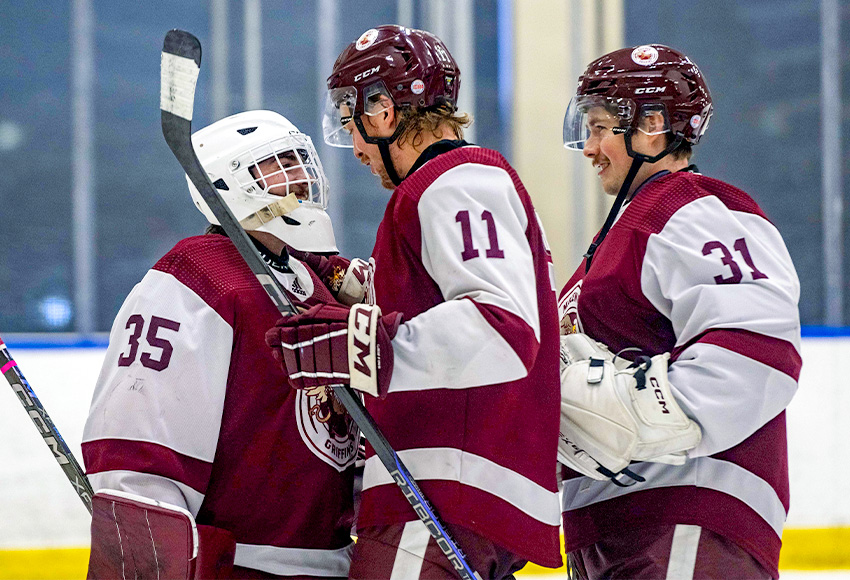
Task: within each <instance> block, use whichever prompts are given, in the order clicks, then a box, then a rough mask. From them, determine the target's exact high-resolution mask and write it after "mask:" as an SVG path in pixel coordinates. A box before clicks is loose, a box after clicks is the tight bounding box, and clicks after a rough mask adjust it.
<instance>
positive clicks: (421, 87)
mask: <svg viewBox="0 0 850 580" xmlns="http://www.w3.org/2000/svg"><path fill="white" fill-rule="evenodd" d="M410 90H411V92H412V93H413V94H414V95H421V94H422V93H423V91H425V83H424V82H422V79H416V80H415V81H413V82H412V83H410Z"/></svg>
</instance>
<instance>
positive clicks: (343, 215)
mask: <svg viewBox="0 0 850 580" xmlns="http://www.w3.org/2000/svg"><path fill="white" fill-rule="evenodd" d="M848 17H850V0H848V1H842V0H819V1H813V0H738V1H731V0H687V1H685V2H682V1H674V0H475V1H473V0H455V1H451V0H371V1H370V2H343V1H342V0H309V1H303V2H285V1H280V0H277V1H273V0H204V1H189V0H176V1H175V0H172V1H164V0H148V1H146V2H107V1H106V0H55V1H53V2H49V3H46V2H45V3H35V2H2V3H0V33H2V38H3V43H2V48H0V86H2V93H0V103H2V106H0V160H2V162H3V164H4V166H5V168H6V169H5V170H4V171H2V172H0V208H2V211H0V247H2V251H0V336H2V337H3V338H4V340H5V341H6V342H7V343H8V344H9V346H10V349H11V351H12V354H13V356H14V357H15V358H16V359H17V360H18V362H19V363H20V367H21V370H22V371H23V373H24V374H25V375H26V376H27V378H28V379H29V381H30V383H31V384H32V386H33V388H34V389H35V391H36V393H37V394H38V395H39V396H40V397H41V399H42V402H43V403H44V405H45V407H46V408H47V410H48V412H49V413H50V414H51V416H52V417H53V419H54V420H55V422H56V424H57V426H58V427H59V429H60V431H61V432H62V433H63V435H64V436H65V438H66V440H67V441H68V443H69V445H71V447H72V449H73V450H74V451H75V453H77V454H78V453H79V441H80V437H81V433H82V425H83V422H84V420H85V415H86V412H87V409H88V405H89V402H90V398H91V391H92V388H93V386H94V381H95V379H96V377H97V373H98V372H99V367H100V360H101V359H102V356H103V347H104V346H105V343H106V333H107V332H108V330H109V327H110V325H111V323H112V319H113V317H114V316H115V314H116V313H117V311H118V308H119V307H120V305H121V302H122V301H123V299H124V297H125V296H126V295H127V293H128V292H129V291H130V289H131V288H132V287H133V285H135V284H136V283H137V282H138V281H139V280H140V279H141V277H142V276H143V275H144V273H145V272H146V271H147V269H148V268H149V267H150V266H151V265H153V263H154V262H155V261H156V260H157V259H158V258H159V257H160V256H161V255H162V254H163V253H165V252H166V251H167V250H168V249H170V248H171V247H172V246H173V245H174V244H175V243H176V242H177V241H178V240H179V239H181V238H183V237H186V236H189V235H193V234H196V233H200V232H202V231H203V229H204V227H205V225H206V221H205V219H204V218H203V216H201V215H200V213H198V212H197V210H196V209H195V208H194V207H193V205H192V203H191V200H190V198H189V195H188V191H187V188H186V184H185V180H184V179H183V176H182V172H181V169H180V167H179V165H178V164H177V162H176V161H175V160H174V158H173V157H172V155H171V153H170V151H169V150H168V147H167V146H166V144H165V142H164V140H163V139H162V136H161V132H160V123H159V52H160V49H161V44H162V38H163V36H164V34H165V32H166V31H167V30H168V29H170V28H183V29H186V30H189V31H192V32H193V33H194V34H195V35H197V36H198V37H199V38H200V39H201V42H202V43H203V45H204V67H203V69H202V72H201V78H200V80H199V86H198V92H197V99H196V104H195V118H194V127H195V128H196V129H197V128H200V127H202V126H205V125H207V124H209V123H210V122H212V121H215V120H217V119H220V118H222V117H224V116H227V115H229V114H232V113H235V112H237V111H240V110H244V109H247V108H267V109H272V110H275V111H278V112H280V113H282V114H284V115H285V116H287V117H288V118H289V119H291V120H292V121H293V122H294V123H295V124H296V125H297V126H298V127H299V128H300V129H301V130H302V131H304V132H306V133H308V134H310V135H312V136H313V137H314V142H315V144H316V146H317V148H318V149H319V152H320V155H321V158H322V162H323V164H324V166H325V168H326V171H327V173H328V176H329V179H330V180H331V200H330V207H329V212H330V213H331V216H332V217H333V219H334V222H335V226H336V234H337V240H338V244H339V247H340V250H341V252H342V254H343V255H346V256H360V257H367V256H368V255H369V253H370V251H371V249H372V244H373V241H374V235H375V231H376V229H377V225H378V223H379V221H380V219H381V216H382V215H383V209H384V206H385V203H386V201H387V193H386V192H385V191H384V190H381V189H380V188H379V186H378V184H377V182H376V180H374V178H373V177H372V176H371V175H369V173H368V172H365V171H360V170H357V168H356V165H357V164H358V162H357V161H356V160H355V159H354V157H353V156H352V155H351V154H350V152H349V151H345V150H339V149H332V148H329V147H326V146H325V145H324V144H323V143H322V142H321V141H322V140H321V126H320V119H321V116H320V115H321V107H322V104H323V102H324V82H325V77H326V75H327V73H328V72H329V71H330V68H331V65H332V62H333V59H334V58H335V57H336V55H337V54H338V53H339V51H340V50H341V49H342V48H343V47H344V46H345V45H346V44H348V43H349V42H351V41H352V40H354V39H356V38H357V37H358V36H359V35H360V33H362V32H363V31H364V30H366V29H367V28H370V27H372V26H375V25H378V24H385V23H399V24H404V25H410V26H414V27H417V28H426V29H428V30H431V31H433V32H435V33H436V34H438V35H439V36H440V37H441V38H443V40H444V41H445V42H446V44H447V46H448V47H449V48H450V49H451V51H452V53H453V55H454V56H455V57H456V60H457V61H458V63H459V65H460V67H461V71H462V90H461V95H462V97H461V103H460V106H461V108H462V109H465V110H467V111H469V112H471V113H473V115H474V116H475V119H476V121H475V123H474V125H473V128H472V130H471V131H470V133H469V134H468V135H467V137H468V140H470V141H473V142H475V143H478V144H481V145H484V146H487V147H492V148H495V149H499V150H500V151H502V152H503V153H504V154H505V156H506V157H507V158H508V160H509V161H510V162H511V163H512V164H513V165H514V166H515V167H516V168H517V170H518V172H519V173H520V176H521V177H522V179H523V181H524V182H525V184H526V186H527V187H528V189H529V192H530V193H531V196H532V198H533V199H534V202H535V205H536V206H537V208H538V211H539V212H540V214H541V217H542V219H543V221H544V224H545V226H546V231H547V235H548V238H549V242H550V244H551V246H552V250H553V256H554V258H555V267H556V274H557V276H558V278H559V282H560V283H563V282H565V280H566V277H567V276H568V274H569V273H570V272H572V269H573V268H574V266H575V264H576V263H578V261H579V259H580V256H581V254H582V253H583V251H584V250H585V248H586V246H587V244H588V242H589V240H590V239H591V237H592V235H593V234H594V233H595V231H596V230H597V229H598V227H599V225H600V224H601V222H602V220H603V218H604V215H605V212H606V211H607V207H608V204H609V203H610V199H605V198H603V196H602V194H601V193H600V190H599V188H598V184H597V182H596V178H595V176H594V174H593V172H592V171H591V169H590V168H589V167H585V165H587V164H585V163H583V159H581V156H580V155H576V154H575V153H572V152H569V151H566V150H564V149H563V147H562V146H561V126H562V121H563V114H564V111H565V109H566V105H567V103H568V101H569V98H570V96H571V95H572V93H573V91H574V88H575V82H576V80H577V78H578V75H579V74H580V73H581V71H582V70H583V68H584V66H585V65H586V63H587V62H589V61H590V60H592V59H593V58H595V57H597V56H599V55H601V54H603V53H605V52H607V51H609V50H613V49H615V48H619V47H621V46H626V45H636V44H642V43H662V44H667V45H670V46H672V47H675V48H677V49H680V50H682V51H684V52H685V53H687V54H689V55H690V56H691V57H692V58H693V60H694V61H695V62H696V63H697V64H698V65H699V66H700V67H701V69H702V70H703V72H704V73H705V76H706V78H707V80H708V83H709V86H710V88H711V90H712V94H713V97H714V103H715V114H714V116H713V117H712V121H711V128H710V130H709V131H708V133H707V134H706V137H705V138H704V139H703V141H702V142H701V143H700V144H699V145H698V146H697V148H696V149H695V151H696V155H695V158H694V161H695V163H696V164H697V165H698V166H699V167H700V169H702V170H703V171H704V172H705V173H708V174H710V175H712V176H715V177H718V178H720V179H723V180H725V181H728V182H730V183H732V184H735V185H738V186H740V187H742V188H743V189H744V190H746V191H748V192H750V193H751V194H752V195H753V197H754V198H755V199H756V201H758V203H759V204H760V205H761V206H762V208H763V209H764V210H765V212H766V213H767V215H768V217H769V218H770V219H771V220H772V221H773V223H775V224H776V225H777V227H778V228H779V230H780V231H781V232H782V234H783V236H784V238H785V240H786V243H787V246H788V249H789V251H790V253H791V256H792V258H793V260H794V263H795V265H796V267H797V270H798V273H799V275H800V280H801V284H802V296H801V302H800V313H801V317H802V321H803V324H804V331H803V335H804V342H803V360H804V368H803V375H802V376H801V386H800V391H799V393H798V395H797V398H796V399H795V401H794V402H792V404H791V406H790V408H789V411H788V421H789V423H788V429H789V451H790V462H791V463H790V466H791V475H792V479H791V485H792V487H791V493H792V502H791V512H790V514H789V519H788V527H787V528H786V531H785V536H784V541H785V547H784V550H783V560H782V571H783V577H784V578H803V577H809V575H811V574H814V573H815V572H816V571H819V570H820V572H817V574H818V578H821V577H824V576H828V577H830V578H838V577H845V578H850V494H848V493H847V483H846V482H847V481H850V451H848V448H847V445H846V443H845V441H847V440H848V439H850V426H848V422H847V421H846V420H845V417H846V416H847V415H848V414H850V388H848V387H850V379H848V378H847V376H846V373H844V371H843V370H842V369H843V362H844V361H846V360H848V359H850V327H848V324H850V322H848V321H850V300H847V299H845V296H844V294H845V293H846V290H847V289H848V288H850V267H848V266H850V261H848V260H850V258H848V256H847V254H846V252H844V250H843V248H844V246H845V245H846V244H847V242H848V240H850V227H848V225H847V223H848V220H847V219H846V218H845V217H844V209H843V206H844V202H845V200H846V194H845V189H847V185H848V178H850V155H848V152H850V148H848V147H847V146H845V144H844V143H845V142H846V141H847V140H846V139H845V133H846V128H847V126H848V113H850V112H849V111H848V109H847V108H846V107H844V105H843V104H844V102H845V101H846V100H847V95H848V94H850V83H848V82H847V81H846V80H845V79H846V78H847V71H848V62H850V57H848V56H847V55H848V51H847V50H846V47H847V38H848V36H847V30H846V27H844V26H842V25H843V24H845V23H847V22H848V21H850V20H848ZM4 389H5V387H0V465H2V466H3V467H2V469H0V492H2V493H0V579H3V578H64V577H75V578H82V577H83V576H84V575H85V565H86V559H87V549H86V547H85V546H86V544H87V526H88V521H87V513H86V511H85V509H84V508H83V506H82V505H81V504H80V502H79V500H78V499H76V497H75V495H74V494H73V492H72V491H71V489H70V486H69V485H68V484H67V482H66V481H65V480H64V478H63V476H62V474H61V473H60V471H59V470H58V469H57V468H56V465H55V463H54V462H53V460H52V459H51V458H50V456H49V452H48V451H47V450H46V449H44V448H43V447H44V446H43V444H42V443H41V442H40V441H39V437H38V436H37V434H36V432H35V430H34V429H33V427H32V426H31V425H30V423H29V419H28V418H27V417H26V415H25V413H24V412H23V411H22V410H21V408H20V405H19V404H18V403H17V402H16V400H15V396H14V394H13V393H12V392H11V390H10V389H5V393H4V392H3V391H4ZM78 457H79V455H78ZM823 570H827V571H828V572H824V571H823ZM550 572H551V571H550ZM543 573H545V571H544V570H542V569H535V570H528V571H527V572H525V573H524V575H537V574H543ZM540 577H543V576H540ZM730 577H734V576H730Z"/></svg>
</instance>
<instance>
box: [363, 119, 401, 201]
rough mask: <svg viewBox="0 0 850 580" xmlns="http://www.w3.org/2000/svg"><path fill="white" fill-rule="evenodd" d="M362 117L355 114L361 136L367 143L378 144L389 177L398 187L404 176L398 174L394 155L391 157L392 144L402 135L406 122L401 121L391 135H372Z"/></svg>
mask: <svg viewBox="0 0 850 580" xmlns="http://www.w3.org/2000/svg"><path fill="white" fill-rule="evenodd" d="M360 117H361V115H355V116H354V124H355V125H356V126H357V130H358V131H360V136H361V137H363V140H364V141H366V143H370V144H372V145H377V146H378V151H380V152H381V161H383V162H384V169H385V170H386V172H387V177H389V178H390V181H392V182H393V185H395V186H396V187H398V186H399V185H401V179H402V178H401V177H399V176H398V172H397V171H396V170H395V165H394V164H393V160H392V157H390V145H392V144H393V143H395V140H396V139H398V136H399V135H401V132H402V130H403V129H404V123H399V124H398V125H397V126H396V128H395V131H394V132H393V134H392V135H390V136H389V137H371V136H370V135H369V134H367V133H366V127H364V126H363V119H361V118H360Z"/></svg>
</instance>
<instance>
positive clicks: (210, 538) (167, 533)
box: [87, 489, 236, 580]
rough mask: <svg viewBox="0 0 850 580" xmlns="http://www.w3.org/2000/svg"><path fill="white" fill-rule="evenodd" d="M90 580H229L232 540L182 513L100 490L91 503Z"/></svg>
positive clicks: (234, 548)
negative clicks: (198, 523)
mask: <svg viewBox="0 0 850 580" xmlns="http://www.w3.org/2000/svg"><path fill="white" fill-rule="evenodd" d="M92 506H93V511H92V523H91V556H90V559H89V571H88V576H87V578H88V580H95V579H104V580H106V579H112V578H137V579H142V578H169V579H174V580H195V579H201V578H230V577H231V576H232V574H233V558H234V555H235V553H236V542H235V540H234V538H233V534H231V533H230V532H228V531H227V530H223V529H221V528H216V527H213V526H203V525H196V524H195V518H193V517H192V514H190V513H189V512H188V511H186V510H185V509H183V508H180V507H177V506H173V505H170V504H167V503H163V502H159V501H156V500H152V499H149V498H146V497H142V496H140V495H135V494H132V493H126V492H122V491H116V490H111V489H102V490H100V491H98V492H97V493H96V494H95V495H94V499H93V501H92Z"/></svg>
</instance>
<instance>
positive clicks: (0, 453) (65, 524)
mask: <svg viewBox="0 0 850 580" xmlns="http://www.w3.org/2000/svg"><path fill="white" fill-rule="evenodd" d="M9 346H10V350H11V354H12V356H13V357H14V358H15V360H16V361H17V362H18V364H19V368H20V370H21V372H22V373H23V374H24V376H25V377H26V378H27V380H28V381H29V383H30V385H31V386H32V388H33V390H34V391H35V393H36V395H38V397H39V398H40V399H41V402H42V404H43V405H44V407H45V409H47V412H48V414H49V415H50V417H51V418H52V419H53V421H54V423H55V424H56V426H57V428H58V429H59V432H60V433H61V434H62V436H63V437H64V438H65V441H66V442H67V443H68V445H69V447H70V448H71V450H72V451H73V453H74V455H75V456H76V457H77V460H78V461H80V462H82V456H81V454H80V440H81V438H82V430H83V424H84V423H85V419H86V414H87V412H88V407H89V404H90V402H91V395H92V389H93V388H94V383H95V381H96V380H97V375H98V373H99V372H100V366H101V364H102V361H103V356H104V353H105V349H103V348H80V349H72V348H61V349H31V348H15V344H14V341H13V342H12V344H11V345H9ZM803 361H804V362H803V373H802V376H801V378H800V390H799V392H798V393H797V396H796V398H795V399H794V401H793V402H792V403H791V406H790V408H789V410H788V434H789V453H790V469H791V512H790V514H789V517H788V527H838V526H844V527H846V526H850V494H847V493H846V488H845V489H843V488H844V487H845V486H846V482H847V481H850V443H848V442H850V421H847V420H846V417H848V416H850V378H848V376H847V374H846V371H845V370H844V369H842V368H841V367H840V363H841V361H850V337H844V338H807V339H804V341H803ZM3 383H6V381H5V380H4V381H3ZM0 465H2V466H3V468H2V469H0V549H3V548H36V547H60V546H61V547H82V546H86V545H88V526H89V516H88V512H87V511H86V509H85V507H83V504H82V502H81V501H80V500H79V499H78V498H77V496H76V494H75V493H74V492H73V490H72V488H71V485H70V483H68V481H67V479H65V475H64V474H63V473H62V471H61V470H60V469H59V466H58V465H57V464H56V462H55V461H54V460H53V459H52V454H51V452H50V451H49V450H48V449H47V447H46V446H45V445H44V443H43V442H42V440H41V437H40V436H39V435H38V434H37V432H36V430H35V427H34V426H33V425H32V423H31V422H30V420H29V417H28V416H27V415H26V413H24V411H23V407H21V404H20V403H19V401H18V399H17V397H16V396H15V394H14V393H13V392H12V389H11V388H9V387H8V384H6V386H2V385H0Z"/></svg>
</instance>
